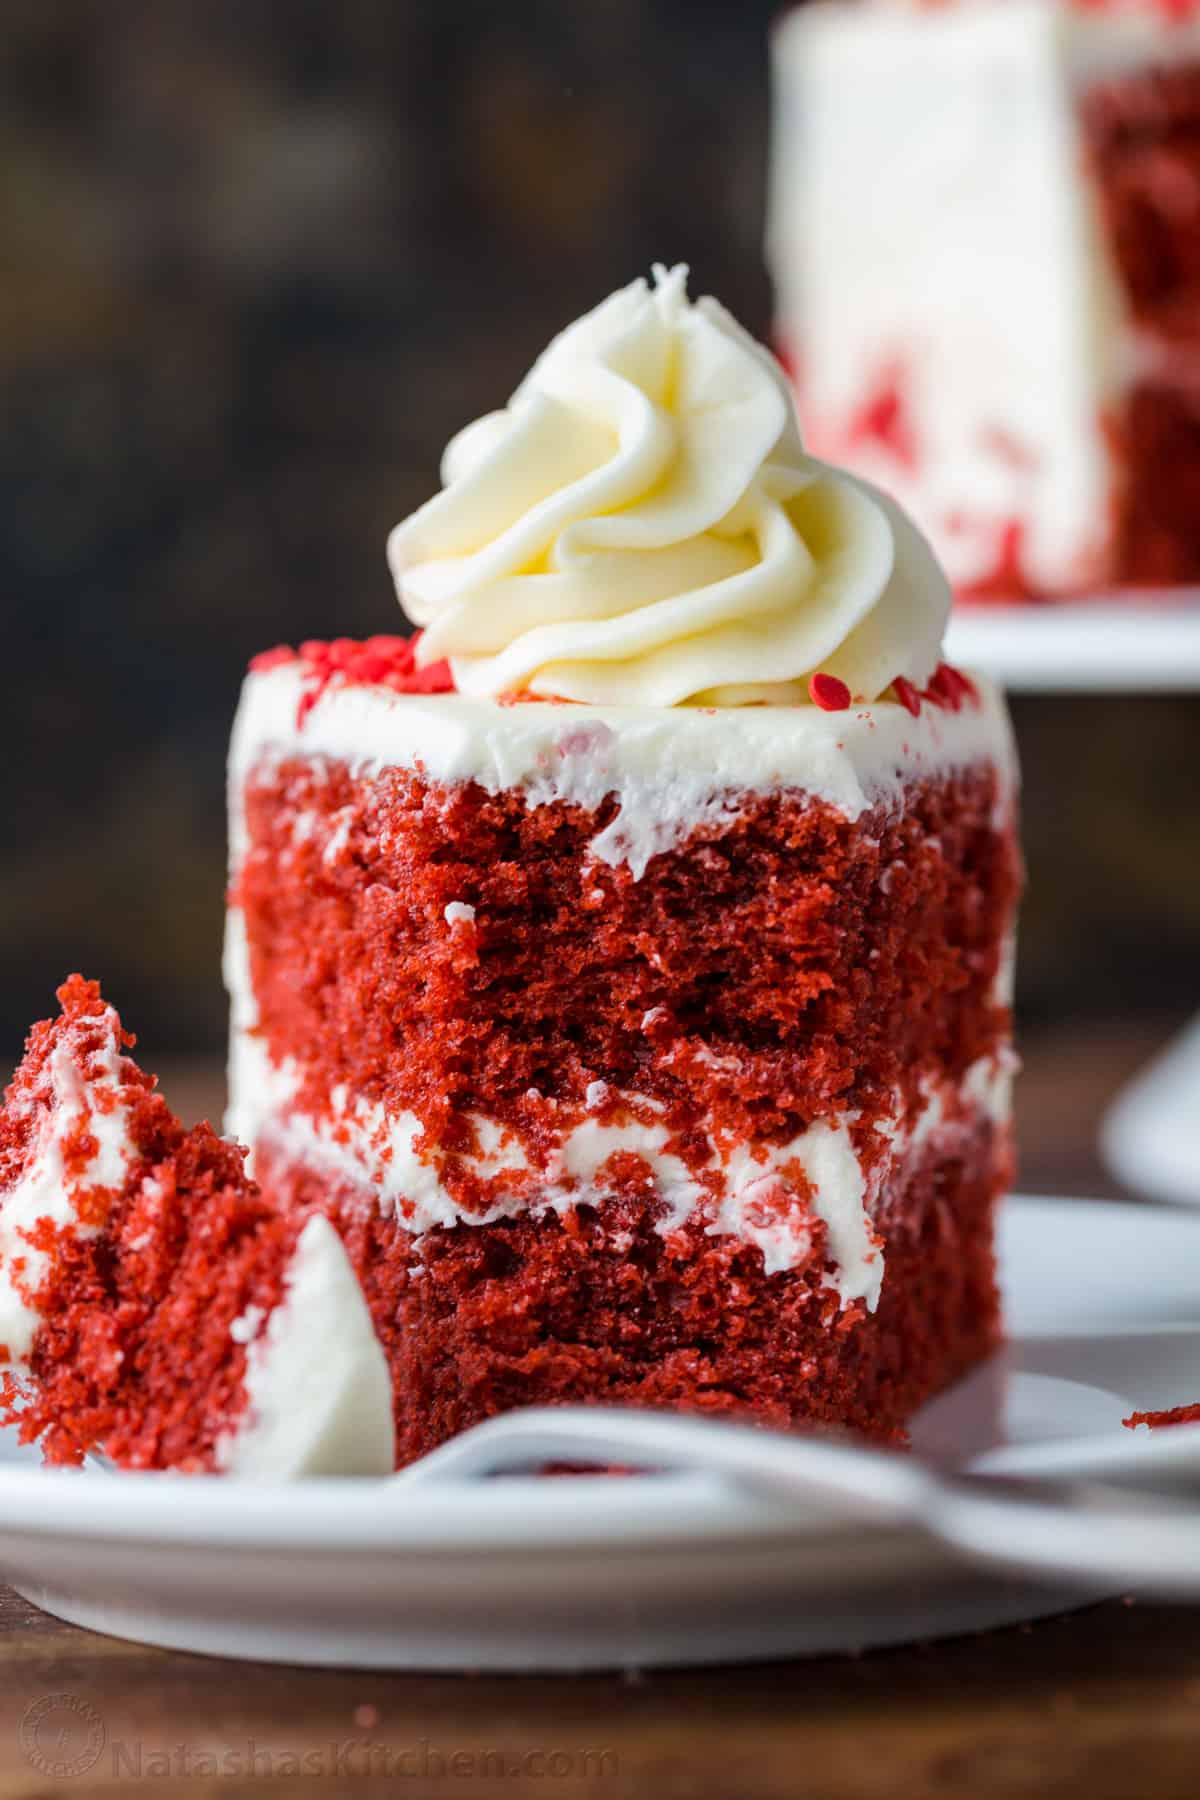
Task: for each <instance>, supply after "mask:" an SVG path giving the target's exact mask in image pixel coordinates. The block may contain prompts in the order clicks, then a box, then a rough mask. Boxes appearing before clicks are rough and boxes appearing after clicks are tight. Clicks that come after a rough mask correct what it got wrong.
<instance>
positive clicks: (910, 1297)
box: [257, 1124, 1010, 1463]
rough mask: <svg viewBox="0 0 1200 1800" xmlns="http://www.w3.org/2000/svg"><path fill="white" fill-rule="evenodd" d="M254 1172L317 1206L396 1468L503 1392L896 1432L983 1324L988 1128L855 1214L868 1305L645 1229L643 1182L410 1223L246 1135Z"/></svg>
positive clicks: (279, 1190)
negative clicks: (871, 1293) (385, 1364)
mask: <svg viewBox="0 0 1200 1800" xmlns="http://www.w3.org/2000/svg"><path fill="white" fill-rule="evenodd" d="M257 1166H258V1170H259V1174H260V1177H261V1179H262V1181H263V1183H264V1185H265V1187H266V1188H267V1189H268V1191H270V1192H271V1193H272V1194H273V1195H274V1197H275V1198H276V1200H277V1201H278V1202H279V1203H280V1204H281V1205H283V1206H285V1207H298V1208H308V1207H312V1206H318V1207H320V1208H322V1209H323V1210H325V1211H327V1212H328V1213H329V1215H330V1217H332V1219H333V1220H334V1222H335V1223H336V1225H337V1227H338V1230H339V1232H340V1233H341V1235H342V1238H343V1241H344V1243H345V1245H346V1248H347V1250H348V1253H349V1256H350V1260H351V1262H352V1263H353V1265H354V1268H355V1270H356V1273H357V1274H358V1276H359V1280H360V1282H361V1283H362V1286H363V1290H364V1292H365V1294H366V1296H367V1303H368V1305H369V1307H370V1309H371V1312H372V1316H373V1318H374V1320H375V1326H376V1330H377V1331H378V1333H379V1335H380V1338H381V1340H382V1342H383V1344H384V1346H385V1349H386V1350H387V1353H388V1357H389V1360H390V1362H391V1366H392V1371H393V1378H394V1385H395V1396H396V1432H397V1453H398V1458H399V1461H400V1462H401V1463H404V1462H407V1461H409V1460H411V1459H412V1458H414V1457H417V1456H420V1455H422V1454H423V1453H424V1452H425V1451H427V1450H431V1449H433V1448H434V1447H435V1446H436V1445H437V1444H439V1443H442V1442H444V1441H445V1440H446V1439H447V1438H449V1437H451V1436H453V1435H454V1434H455V1433H456V1432H459V1431H463V1430H465V1429H466V1428H467V1427H468V1426H470V1425H474V1424H477V1423H478V1422H479V1421H480V1420H482V1419H485V1418H487V1417H489V1416H490V1415H491V1414H493V1413H496V1412H503V1411H506V1410H508V1409H509V1408H511V1407H515V1406H526V1405H535V1404H549V1403H555V1402H569V1401H574V1402H582V1401H608V1402H611V1403H622V1404H627V1405H646V1406H667V1407H685V1408H694V1409H697V1410H700V1411H709V1412H742V1413H745V1414H748V1415H749V1416H751V1417H754V1418H758V1419H760V1420H762V1421H763V1422H764V1423H768V1424H774V1425H844V1426H848V1427H849V1428H851V1429H853V1430H857V1431H860V1432H862V1433H864V1434H866V1435H867V1436H870V1437H873V1438H876V1439H889V1438H894V1437H896V1436H898V1435H899V1434H900V1433H901V1432H902V1430H903V1427H904V1424H905V1421H906V1420H907V1419H908V1418H909V1417H911V1415H912V1413H913V1412H914V1411H915V1410H916V1408H917V1407H918V1406H920V1405H921V1403H922V1402H923V1401H924V1400H926V1399H928V1398H929V1397H930V1396H931V1395H933V1394H935V1393H937V1392H938V1391H940V1390H941V1389H942V1388H944V1387H945V1386H947V1384H948V1383H950V1382H951V1381H953V1380H954V1379H955V1378H956V1377H957V1376H959V1375H960V1374H962V1373H963V1372H964V1371H965V1370H967V1369H969V1368H970V1367H971V1366H972V1365H973V1364H974V1363H976V1362H978V1361H979V1360H980V1359H981V1358H982V1357H984V1356H986V1355H987V1353H988V1352H989V1351H990V1350H992V1349H993V1348H994V1347H995V1345H996V1343H997V1341H998V1339H999V1336H1000V1313H999V1298H998V1294H997V1290H996V1283H995V1274H994V1261H993V1255H992V1217H993V1210H994V1205H995V1200H996V1196H997V1194H998V1192H1000V1191H1002V1190H1003V1188H1004V1186H1005V1185H1006V1184H1007V1181H1008V1178H1009V1174H1010V1168H1009V1153H1008V1145H1007V1134H1006V1132H1005V1131H1004V1130H1003V1129H997V1128H994V1127H991V1126H988V1125H982V1124H981V1125H980V1126H978V1128H977V1129H976V1130H975V1131H973V1132H972V1133H970V1135H968V1136H965V1137H962V1138H959V1139H958V1140H957V1142H956V1143H955V1145H954V1147H953V1148H952V1149H951V1150H950V1151H948V1152H947V1151H946V1150H944V1149H943V1150H940V1151H939V1150H938V1149H936V1148H934V1147H931V1148H930V1150H929V1152H928V1153H927V1154H926V1155H925V1156H923V1157H922V1158H921V1160H920V1161H919V1162H918V1163H917V1164H916V1165H915V1166H913V1167H912V1168H911V1169H910V1171H909V1173H908V1175H907V1178H906V1180H905V1183H904V1185H903V1186H902V1187H900V1188H898V1189H896V1191H894V1192H892V1193H890V1194H889V1195H888V1196H887V1200H886V1205H885V1206H884V1208H883V1210H882V1211H881V1212H880V1213H879V1215H878V1216H877V1219H876V1225H877V1229H878V1231H879V1234H880V1239H881V1243H882V1248H883V1253H884V1256H885V1258H886V1264H887V1274H886V1278H885V1280H884V1284H883V1290H882V1295H881V1298H880V1302H879V1305H878V1308H877V1309H876V1311H875V1312H874V1313H870V1312H868V1311H867V1310H866V1308H865V1307H864V1305H863V1303H862V1302H861V1301H856V1302H854V1303H852V1304H851V1305H850V1306H848V1307H844V1308H843V1307H841V1306H840V1305H839V1302H838V1299H837V1296H836V1294H835V1293H834V1291H833V1290H832V1289H831V1288H830V1287H829V1286H828V1285H825V1284H824V1282H823V1273H824V1271H825V1267H826V1264H825V1257H824V1255H823V1247H822V1243H821V1239H820V1234H819V1233H817V1234H815V1241H814V1250H813V1255H812V1258H811V1260H810V1262H809V1263H808V1265H807V1266H805V1267H801V1268H798V1269H795V1270H788V1271H783V1272H779V1273H775V1274H772V1275H767V1274H765V1273H764V1268H763V1258H762V1255H761V1252H760V1251H759V1250H757V1249H756V1248H754V1247H753V1246H751V1245H747V1244H739V1243H737V1242H735V1241H733V1240H731V1239H728V1238H715V1239H714V1238H713V1237H712V1236H710V1235H707V1234H706V1231H705V1228H704V1226H703V1224H702V1223H700V1222H699V1221H698V1220H692V1221H689V1223H688V1224H687V1225H686V1226H684V1227H683V1228H682V1229H680V1230H679V1231H676V1232H672V1233H670V1234H668V1235H666V1236H663V1235H662V1234H661V1233H660V1232H659V1231H658V1230H657V1229H656V1215H657V1207H656V1204H655V1202H654V1200H653V1199H652V1198H648V1197H647V1194H646V1184H645V1180H644V1177H640V1176H639V1174H638V1172H637V1171H636V1169H635V1168H633V1167H630V1168H629V1169H628V1170H627V1171H626V1172H625V1173H624V1174H621V1173H619V1172H617V1171H613V1172H612V1181H611V1185H612V1189H613V1194H612V1197H611V1198H609V1199H606V1200H605V1202H604V1204H603V1206H602V1207H600V1208H593V1207H587V1206H581V1207H579V1208H576V1209H575V1210H573V1211H572V1212H570V1213H568V1214H566V1215H565V1216H564V1217H562V1218H558V1217H554V1216H553V1215H549V1216H545V1217H541V1218H535V1217H532V1216H530V1215H528V1214H526V1215H525V1216H522V1217H519V1218H516V1219H504V1220H498V1221H496V1222H494V1223H492V1224H489V1225H487V1226H478V1225H457V1226H455V1227H453V1228H451V1229H449V1230H441V1231H436V1232H431V1233H427V1234H426V1235H425V1236H423V1237H422V1238H420V1239H414V1238H412V1237H411V1236H410V1235H409V1234H408V1233H407V1232H405V1231H404V1230H403V1229H400V1228H398V1227H397V1225H396V1222H395V1219H394V1217H391V1216H388V1215H385V1214H384V1213H382V1212H381V1211H380V1209H379V1208H378V1206H377V1205H376V1204H375V1197H374V1195H373V1194H371V1193H369V1192H366V1191H361V1190H360V1191H355V1190H354V1189H352V1188H351V1187H349V1186H347V1185H339V1184H337V1183H336V1182H332V1183H331V1181H330V1180H329V1178H328V1177H327V1176H326V1174H325V1173H324V1172H319V1171H317V1170H315V1169H313V1168H310V1167H306V1166H305V1164H304V1163H302V1162H297V1161H295V1160H292V1159H290V1158H289V1157H288V1156H287V1155H286V1154H281V1153H279V1152H277V1151H275V1150H273V1149H272V1146H271V1144H270V1141H269V1139H268V1140H265V1141H263V1142H262V1143H260V1145H259V1148H258V1152H257Z"/></svg>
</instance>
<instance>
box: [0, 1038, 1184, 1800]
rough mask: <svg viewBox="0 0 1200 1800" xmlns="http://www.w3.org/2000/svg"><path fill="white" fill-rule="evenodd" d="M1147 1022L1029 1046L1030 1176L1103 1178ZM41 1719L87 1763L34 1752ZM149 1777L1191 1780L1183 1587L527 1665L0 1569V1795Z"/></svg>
mask: <svg viewBox="0 0 1200 1800" xmlns="http://www.w3.org/2000/svg"><path fill="white" fill-rule="evenodd" d="M1151 1044H1152V1034H1150V1033H1148V1032H1145V1031H1141V1032H1138V1033H1136V1034H1135V1033H1132V1032H1129V1031H1115V1030H1114V1031H1110V1032H1097V1031H1094V1030H1089V1031H1087V1032H1086V1033H1080V1034H1078V1035H1073V1034H1065V1035H1061V1036H1059V1037H1058V1038H1056V1039H1053V1040H1046V1041H1043V1042H1040V1043H1038V1044H1037V1045H1035V1046H1034V1047H1033V1049H1032V1050H1028V1051H1027V1065H1028V1066H1027V1074H1026V1077H1025V1081H1024V1084H1023V1087H1024V1092H1023V1098H1022V1113H1021V1130H1022V1137H1023V1142H1024V1147H1025V1167H1024V1171H1023V1185H1024V1186H1025V1187H1026V1188H1027V1189H1029V1190H1030V1191H1043V1192H1056V1191H1057V1192H1075V1193H1088V1192H1091V1193H1096V1194H1106V1193H1107V1194H1114V1193H1115V1192H1116V1190H1115V1189H1114V1187H1113V1184H1112V1182H1111V1180H1109V1179H1108V1178H1107V1177H1106V1176H1105V1175H1104V1172H1103V1170H1102V1169H1101V1168H1100V1166H1099V1164H1098V1163H1097V1161H1096V1159H1095V1154H1094V1150H1093V1147H1092V1146H1093V1141H1094V1129H1095V1122H1096V1119H1097V1117H1098V1115H1099V1112H1100V1110H1101V1108H1102V1106H1103V1104H1104V1102H1105V1101H1106V1099H1107V1098H1108V1097H1109V1096H1110V1095H1111V1093H1112V1092H1113V1091H1114V1090H1115V1088H1116V1087H1117V1085H1118V1084H1119V1083H1120V1082H1121V1081H1122V1080H1123V1079H1125V1077H1126V1076H1127V1075H1128V1074H1129V1073H1130V1072H1131V1071H1132V1070H1133V1068H1135V1067H1136V1066H1137V1065H1138V1063H1139V1062H1140V1061H1141V1059H1142V1058H1143V1057H1144V1055H1145V1054H1146V1052H1147V1051H1148V1049H1149V1048H1150V1047H1151ZM172 1073H173V1074H174V1076H175V1077H176V1078H175V1079H171V1078H170V1077H169V1076H165V1078H164V1087H165V1088H166V1091H167V1092H168V1093H169V1094H171V1095H172V1097H173V1101H174V1103H175V1104H176V1105H177V1106H178V1107H179V1108H180V1110H181V1111H184V1112H192V1113H199V1112H203V1111H214V1112H215V1111H216V1110H217V1106H218V1096H217V1090H216V1080H217V1077H216V1076H215V1074H214V1072H213V1071H212V1070H210V1069H203V1068H202V1069H193V1070H185V1069H180V1070H178V1071H174V1072H172ZM181 1088H182V1089H184V1090H185V1091H186V1093H187V1095H188V1098H187V1099H184V1098H181V1095H180V1090H181ZM101 1738H103V1745H102V1747H101ZM47 1743H49V1744H51V1745H52V1746H54V1747H55V1755H56V1758H61V1759H64V1760H65V1759H68V1758H71V1757H74V1756H75V1755H76V1754H78V1755H79V1757H80V1760H81V1761H82V1762H90V1766H89V1767H88V1768H87V1769H86V1770H84V1771H83V1772H81V1773H79V1774H77V1775H74V1776H72V1777H70V1778H62V1777H57V1778H56V1777H53V1776H52V1775H49V1774H47V1772H46V1769H47V1766H48V1765H47V1762H46V1758H45V1754H44V1748H41V1749H40V1748H39V1746H42V1747H44V1746H45V1745H46V1744H47ZM93 1756H94V1760H92V1758H93ZM39 1765H40V1766H39ZM141 1792H145V1793H147V1794H154V1795H188V1796H197V1797H198V1796H202V1795H220V1796H237V1795H265V1794H272V1795H289V1794H293V1793H322V1792H323V1793H328V1794H343V1793H352V1794H356V1795H357V1794H392V1793H403V1794H413V1795H425V1794H428V1795H444V1794H452V1793H463V1794H470V1795H474V1794H478V1795H481V1796H482V1795H493V1794H494V1795H501V1794H502V1795H505V1796H523V1795H532V1794H538V1795H542V1796H545V1795H548V1794H556V1793H561V1794H564V1795H567V1794H586V1795H589V1796H609V1795H611V1796H614V1797H621V1800H625V1797H626V1796H630V1797H633V1796H636V1797H637V1800H690V1797H695V1800H741V1797H742V1796H745V1797H747V1800H758V1797H761V1800H773V1797H774V1796H785V1795H786V1796H792V1795H797V1796H812V1797H813V1800H840V1797H841V1796H855V1797H856V1800H857V1797H860V1796H861V1797H863V1800H873V1797H874V1796H884V1795H905V1796H909V1795H912V1796H919V1795H923V1794H930V1795H934V1794H936V1795H947V1796H951V1795H954V1796H957V1795H969V1796H971V1797H972V1800H989V1797H990V1796H998V1795H1017V1794H1028V1793H1031V1792H1036V1793H1038V1794H1039V1795H1048V1796H1060V1795H1061V1796H1068V1795H1069V1796H1077V1795H1078V1796H1084V1795H1086V1796H1087V1797H1088V1800H1143V1797H1146V1800H1150V1797H1153V1800H1160V1797H1164V1800H1166V1797H1170V1796H1175V1795H1178V1796H1180V1797H1184V1796H1186V1800H1196V1796H1197V1795H1198V1794H1200V1609H1196V1610H1192V1609H1188V1608H1182V1607H1181V1608H1170V1607H1164V1606H1160V1605H1156V1604H1150V1603H1146V1602H1140V1601H1133V1600H1129V1599H1127V1600H1125V1601H1113V1602H1111V1603H1108V1604H1105V1605H1102V1606H1093V1607H1089V1608H1086V1609H1083V1610H1080V1611H1075V1612H1068V1613H1064V1614H1062V1615H1061V1616H1059V1617H1056V1618H1053V1619H1050V1620H1046V1621H1043V1622H1041V1623H1039V1624H1037V1625H1033V1626H1023V1627H1017V1628H1013V1629H1009V1630H1004V1631H994V1632H987V1633H982V1634H980V1635H977V1636H973V1637H967V1638H958V1639H954V1640H950V1641H946V1642H942V1643H937V1644H923V1645H916V1646H913V1647H911V1648H907V1649H900V1650H889V1651H876V1652H871V1653H869V1654H867V1655H864V1656H861V1657H855V1658H846V1657H841V1658H825V1659H820V1660H815V1661H806V1662H796V1663H783V1664H775V1665H771V1666H767V1667H759V1668H737V1667H729V1668H720V1669H709V1670H703V1671H697V1672H691V1673H688V1672H667V1673H656V1672H650V1673H647V1674H645V1675H642V1676H637V1677H630V1676H619V1675H614V1676H588V1677H575V1678H563V1679H555V1680H527V1679H519V1678H515V1677H447V1676H420V1675H377V1674H358V1673H353V1672H351V1673H341V1672H326V1671H314V1670H296V1669H285V1668H272V1667H268V1666H266V1665H258V1664H242V1663H231V1662H223V1661H220V1660H216V1659H211V1658H205V1657H197V1656H183V1655H176V1654H173V1653H167V1652H163V1651H155V1650H148V1649H143V1648H141V1647H139V1646H137V1645H133V1644H124V1643H120V1642H118V1641H117V1640H115V1639H112V1638H105V1637H98V1636H96V1635H94V1634H93V1633H90V1632H86V1631H80V1630H77V1629H75V1628H74V1627H72V1626H67V1625H61V1624H59V1623H58V1622H57V1621H55V1620H54V1619H51V1618H49V1617H47V1616H46V1615H45V1614H43V1613H40V1612H39V1611H38V1610H37V1609H36V1608H35V1607H33V1606H30V1605H28V1604H27V1603H26V1602H25V1601H23V1600H21V1599H19V1598H18V1597H17V1596H16V1595H15V1594H13V1593H12V1592H11V1591H8V1590H5V1589H4V1588H2V1587H0V1797H2V1800H8V1797H9V1796H18V1795H19V1796H34V1795H46V1794H67V1795H72V1796H76V1795H77V1796H80V1797H82V1796H84V1795H89V1794H125V1793H132V1794H137V1793H141Z"/></svg>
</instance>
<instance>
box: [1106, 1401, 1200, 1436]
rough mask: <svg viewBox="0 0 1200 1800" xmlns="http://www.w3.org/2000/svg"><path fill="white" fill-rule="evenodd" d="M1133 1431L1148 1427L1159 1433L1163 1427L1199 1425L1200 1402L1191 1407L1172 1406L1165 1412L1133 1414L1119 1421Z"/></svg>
mask: <svg viewBox="0 0 1200 1800" xmlns="http://www.w3.org/2000/svg"><path fill="white" fill-rule="evenodd" d="M1121 1423H1122V1425H1127V1426H1128V1427H1129V1429H1130V1430H1131V1431H1135V1430H1136V1429H1137V1427H1138V1426H1139V1425H1148V1426H1149V1427H1150V1429H1151V1431H1159V1430H1161V1429H1162V1427H1163V1426H1165V1425H1200V1401H1198V1402H1196V1404H1195V1405H1192V1406H1172V1407H1168V1408H1167V1410H1166V1411H1165V1412H1135V1413H1130V1415H1129V1417H1128V1418H1127V1419H1122V1420H1121Z"/></svg>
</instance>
